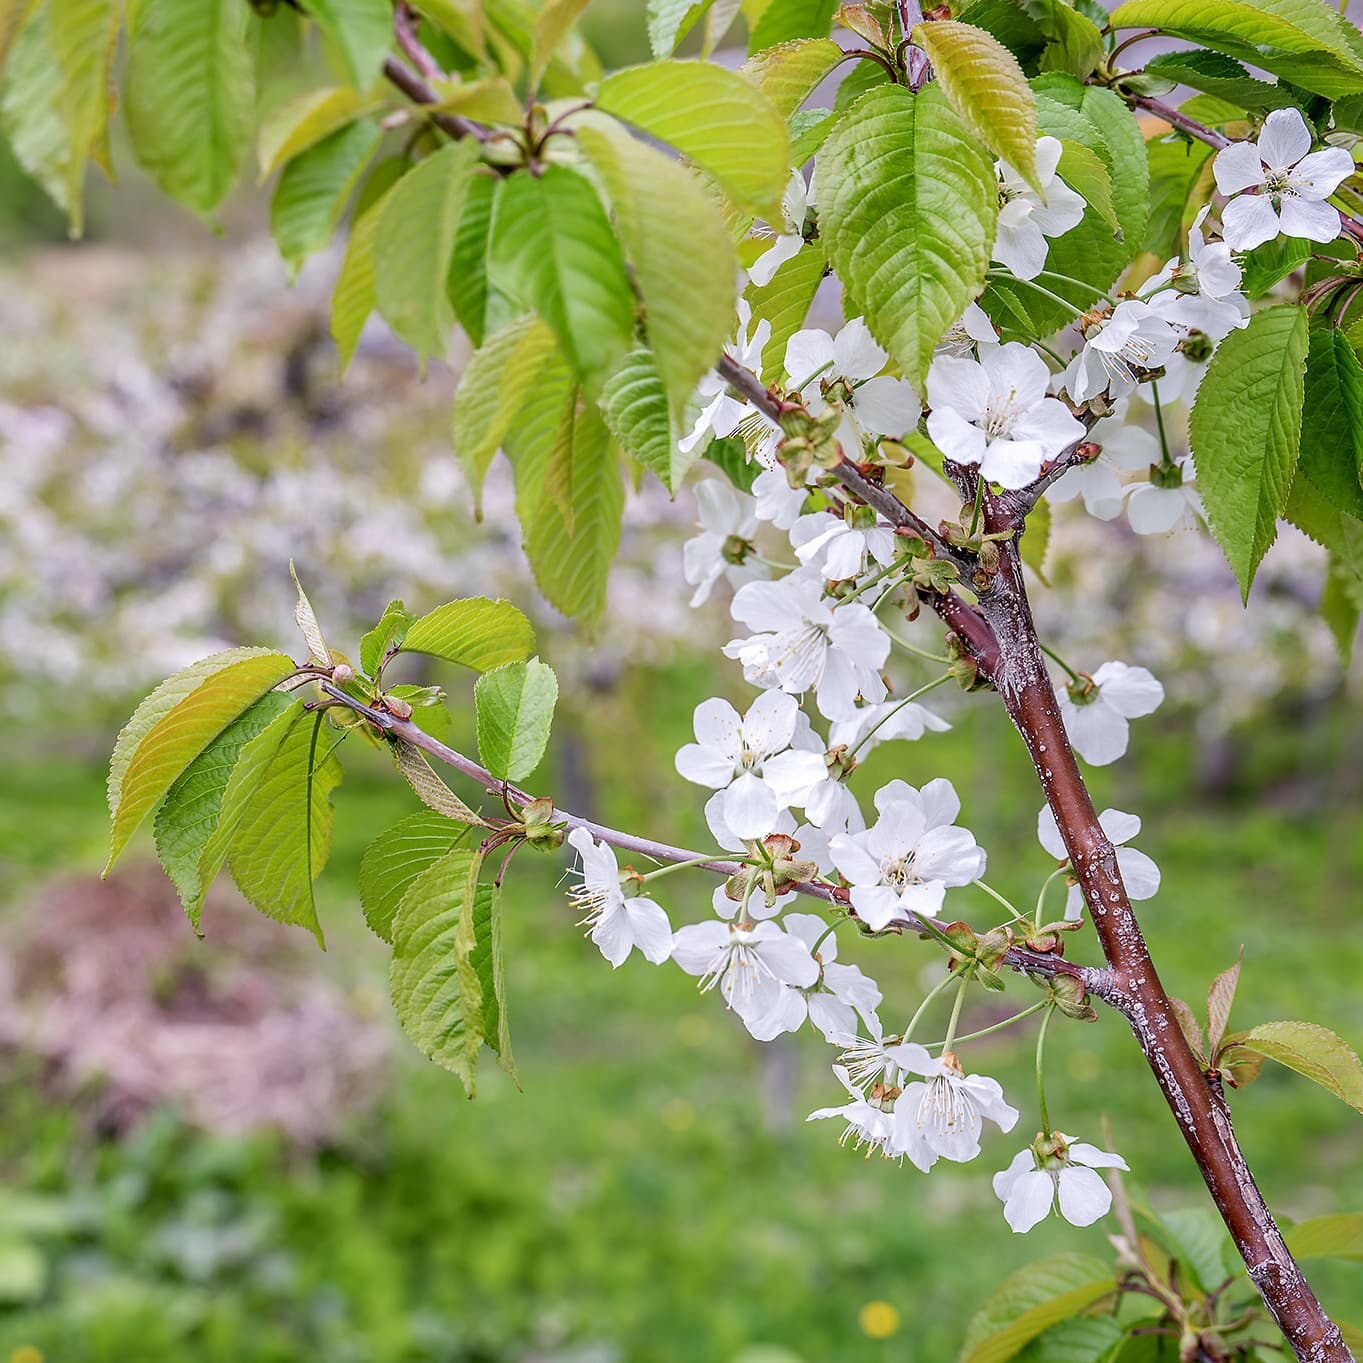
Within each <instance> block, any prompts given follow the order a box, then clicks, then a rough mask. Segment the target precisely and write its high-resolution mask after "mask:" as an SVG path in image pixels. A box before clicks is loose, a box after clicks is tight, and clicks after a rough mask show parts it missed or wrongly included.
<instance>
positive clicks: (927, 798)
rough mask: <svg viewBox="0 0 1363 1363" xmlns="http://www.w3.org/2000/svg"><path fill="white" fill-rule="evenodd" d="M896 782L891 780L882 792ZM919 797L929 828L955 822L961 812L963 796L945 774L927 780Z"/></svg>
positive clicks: (919, 792)
mask: <svg viewBox="0 0 1363 1363" xmlns="http://www.w3.org/2000/svg"><path fill="white" fill-rule="evenodd" d="M896 784H897V783H896V782H893V781H892V782H890V785H889V786H886V787H883V788H882V792H884V791H888V790H890V789H891V788H892V787H894V786H895V785H896ZM910 789H912V787H910ZM917 798H918V804H919V807H920V808H921V809H922V811H923V820H924V822H925V824H926V826H927V827H928V828H941V827H943V826H944V825H946V824H949V823H955V822H956V820H957V818H958V817H959V815H960V813H961V797H960V796H959V795H957V794H956V787H955V786H953V785H952V784H951V782H950V781H948V780H947V778H946V777H945V776H937V777H934V778H933V779H932V780H931V781H929V782H927V784H926V785H924V786H923V788H922V789H921V790H919V791H918V792H917Z"/></svg>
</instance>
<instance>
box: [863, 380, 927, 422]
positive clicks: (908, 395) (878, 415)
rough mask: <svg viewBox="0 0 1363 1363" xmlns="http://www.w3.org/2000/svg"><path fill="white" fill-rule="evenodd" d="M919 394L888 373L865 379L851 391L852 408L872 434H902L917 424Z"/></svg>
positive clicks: (919, 413)
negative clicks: (858, 386)
mask: <svg viewBox="0 0 1363 1363" xmlns="http://www.w3.org/2000/svg"><path fill="white" fill-rule="evenodd" d="M922 410H923V409H922V405H921V404H920V403H919V401H918V394H917V393H915V392H914V391H913V387H912V385H911V384H909V383H908V382H907V381H906V380H904V379H895V378H891V377H890V376H889V375H888V374H887V375H885V376H884V377H882V378H878V379H868V380H867V381H866V382H865V383H863V384H862V385H861V387H860V388H858V389H857V390H856V391H855V393H854V394H853V395H852V412H853V415H854V416H855V417H856V419H857V421H858V422H859V423H860V424H861V426H862V428H863V429H865V430H868V431H871V432H872V433H873V434H875V435H903V434H904V432H905V431H911V430H913V428H914V427H915V426H917V425H918V418H919V416H920V415H921V414H922Z"/></svg>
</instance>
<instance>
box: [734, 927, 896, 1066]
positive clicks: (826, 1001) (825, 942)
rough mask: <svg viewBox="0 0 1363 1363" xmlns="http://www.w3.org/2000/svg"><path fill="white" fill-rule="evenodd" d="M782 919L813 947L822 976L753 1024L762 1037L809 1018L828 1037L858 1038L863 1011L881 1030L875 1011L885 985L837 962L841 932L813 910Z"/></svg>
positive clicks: (794, 1027) (791, 992) (786, 996)
mask: <svg viewBox="0 0 1363 1363" xmlns="http://www.w3.org/2000/svg"><path fill="white" fill-rule="evenodd" d="M781 922H782V926H783V927H784V928H785V929H786V931H787V932H788V933H790V934H791V936H793V937H798V938H799V939H800V940H801V941H802V942H804V943H805V945H806V946H807V947H808V948H809V950H810V952H811V954H812V955H813V957H814V959H815V961H817V962H818V965H819V977H818V980H817V981H816V982H815V983H814V984H813V985H811V986H809V987H808V988H807V989H795V988H788V989H787V990H786V991H785V993H784V994H783V995H782V996H781V997H780V999H779V1001H778V1002H777V1003H775V1004H774V1005H773V1007H772V1008H771V1010H770V1011H769V1012H768V1013H767V1014H766V1016H765V1017H763V1018H758V1019H756V1020H755V1021H754V1022H753V1023H751V1024H750V1026H749V1030H750V1031H751V1032H752V1034H753V1035H754V1036H755V1037H756V1038H757V1039H758V1040H759V1041H767V1040H770V1038H771V1037H772V1036H778V1035H780V1033H782V1032H793V1031H796V1030H797V1029H798V1028H799V1027H800V1026H802V1025H803V1023H804V1021H805V1019H806V1018H808V1019H809V1021H810V1022H811V1023H812V1024H813V1025H814V1026H815V1027H817V1028H818V1029H819V1031H821V1032H822V1033H823V1035H824V1038H825V1039H826V1040H828V1041H831V1042H834V1043H840V1042H845V1041H850V1040H853V1039H854V1038H855V1037H856V1035H857V1015H858V1014H860V1015H861V1017H862V1018H863V1019H864V1020H865V1022H866V1025H867V1026H868V1027H871V1028H872V1029H873V1030H875V1031H879V1030H880V1019H879V1018H878V1017H877V1016H876V1009H877V1008H878V1007H879V1006H880V1001H881V997H882V996H881V992H880V989H879V987H878V986H877V985H876V982H875V981H874V980H873V979H871V978H870V977H869V976H867V975H865V974H863V973H862V970H861V968H860V967H859V966H855V965H843V964H841V963H840V962H839V961H838V959H837V955H838V943H837V934H836V933H833V932H829V931H828V926H829V925H828V924H827V923H826V922H824V920H823V919H822V918H820V917H818V915H816V914H812V913H789V914H787V915H786V916H785V918H783V919H782V920H781ZM816 948H817V949H816ZM768 1031H770V1035H768V1034H767V1033H768Z"/></svg>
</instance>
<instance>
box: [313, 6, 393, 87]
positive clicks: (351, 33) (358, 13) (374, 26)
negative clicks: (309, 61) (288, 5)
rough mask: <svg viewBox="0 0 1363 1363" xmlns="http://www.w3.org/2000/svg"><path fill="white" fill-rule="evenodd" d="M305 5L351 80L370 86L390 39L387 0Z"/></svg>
mask: <svg viewBox="0 0 1363 1363" xmlns="http://www.w3.org/2000/svg"><path fill="white" fill-rule="evenodd" d="M306 8H307V12H308V14H310V15H311V16H312V18H313V20H314V21H315V22H316V24H317V27H318V28H320V29H321V30H322V32H323V33H325V34H326V35H327V37H328V38H330V39H331V41H332V42H333V43H334V44H335V46H336V50H337V52H339V53H340V56H341V60H342V61H343V62H344V63H345V69H346V73H347V75H349V77H350V83H351V84H352V85H354V86H356V87H357V88H358V89H360V90H367V89H369V87H370V86H371V85H372V84H373V83H374V81H375V79H376V78H377V77H378V74H379V70H380V68H381V67H382V66H383V59H384V57H385V56H387V54H388V49H389V47H390V46H391V45H392V41H393V10H392V6H391V4H390V3H389V0H308V3H307V6H306Z"/></svg>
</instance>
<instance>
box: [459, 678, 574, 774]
mask: <svg viewBox="0 0 1363 1363" xmlns="http://www.w3.org/2000/svg"><path fill="white" fill-rule="evenodd" d="M473 698H474V702H475V704H476V705H477V713H478V756H479V758H480V759H481V760H482V763H483V765H484V766H485V767H486V768H487V769H488V771H490V772H491V773H492V774H493V775H494V776H495V777H497V779H498V780H501V781H523V780H524V779H525V778H526V777H527V776H529V775H530V773H531V772H532V771H534V770H535V768H536V767H538V766H539V764H540V761H541V759H542V758H543V757H544V749H545V747H546V746H547V745H548V743H549V728H550V725H551V724H552V723H553V720H554V706H555V705H556V704H557V702H558V678H557V677H555V676H554V669H553V668H552V667H550V666H548V665H547V664H546V663H542V662H540V660H539V659H538V658H531V659H530V660H529V661H528V662H523V663H506V664H505V665H504V666H502V667H496V668H493V670H492V671H491V672H484V673H483V675H482V676H481V677H479V678H478V682H477V684H476V685H475V686H474V688H473Z"/></svg>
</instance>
